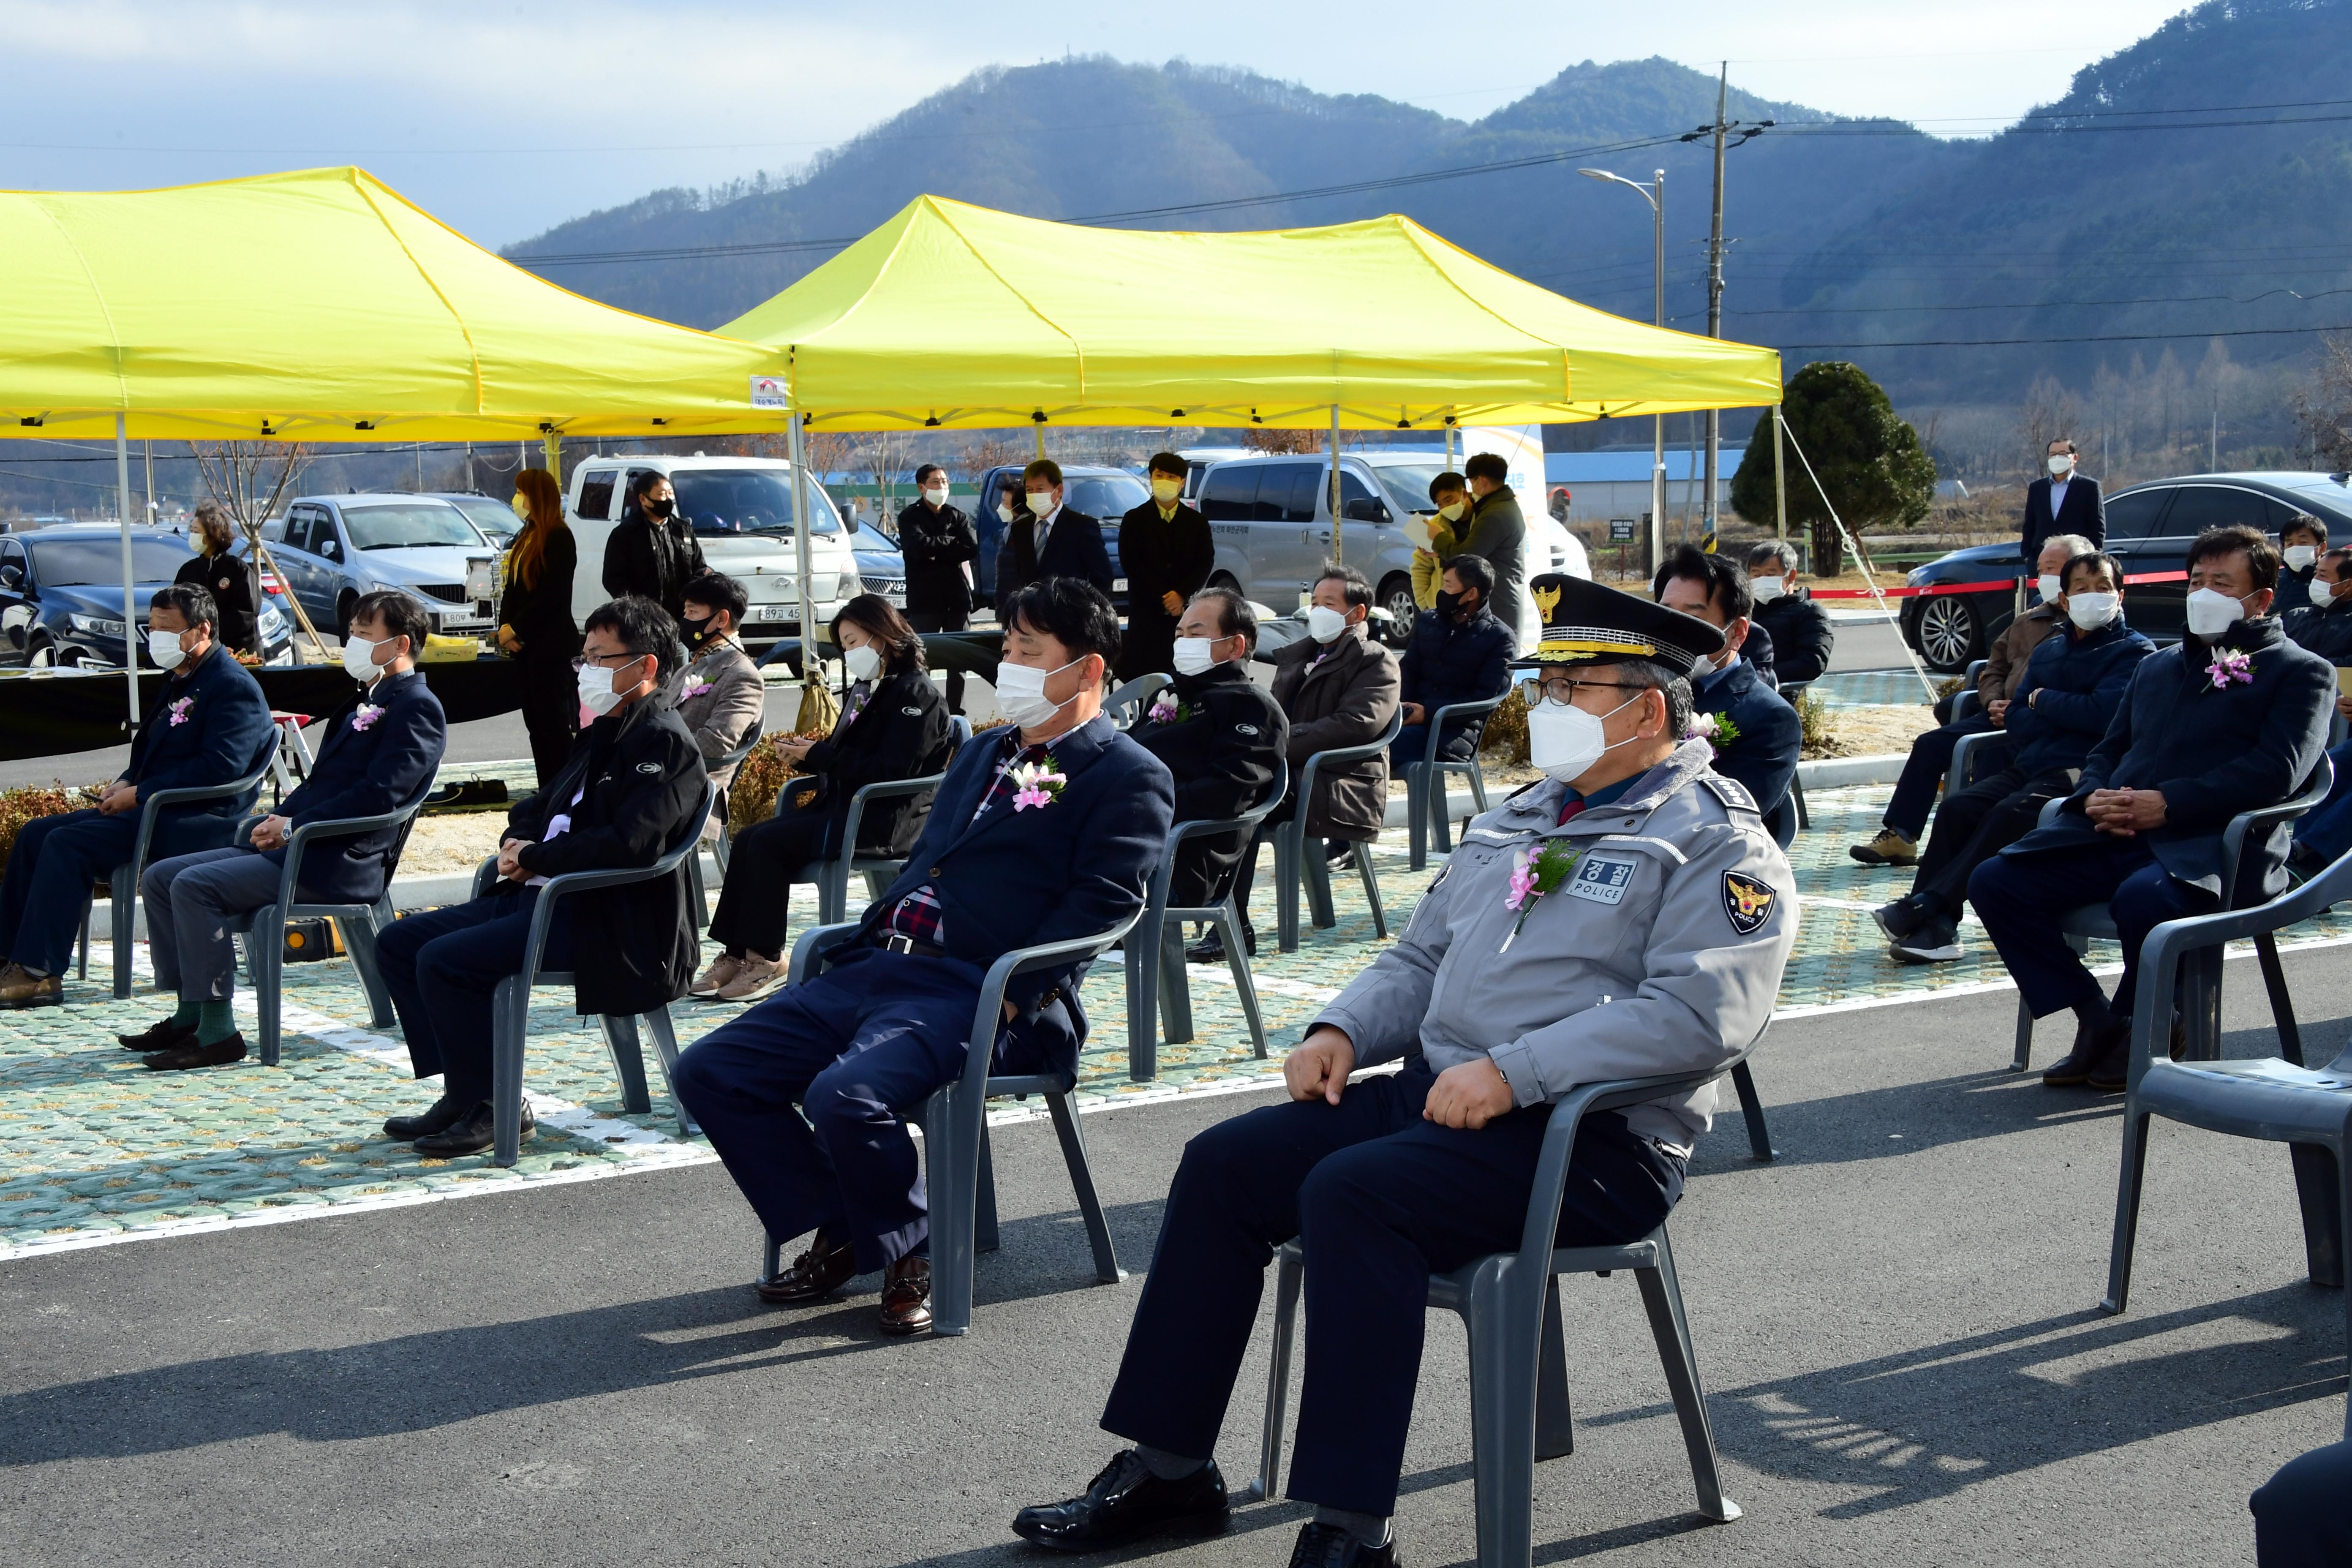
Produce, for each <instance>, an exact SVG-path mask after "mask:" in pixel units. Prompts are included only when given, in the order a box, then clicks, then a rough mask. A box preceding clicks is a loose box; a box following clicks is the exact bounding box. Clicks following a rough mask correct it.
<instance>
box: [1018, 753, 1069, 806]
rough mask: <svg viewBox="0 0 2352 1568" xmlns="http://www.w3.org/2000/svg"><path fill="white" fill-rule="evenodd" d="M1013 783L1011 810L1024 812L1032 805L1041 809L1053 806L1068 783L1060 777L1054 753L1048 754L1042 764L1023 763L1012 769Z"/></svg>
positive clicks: (1059, 769) (1060, 773)
mask: <svg viewBox="0 0 2352 1568" xmlns="http://www.w3.org/2000/svg"><path fill="white" fill-rule="evenodd" d="M1069 782H1070V781H1069V780H1068V779H1066V778H1065V777H1063V776H1062V772H1061V768H1060V766H1059V764H1057V763H1055V761H1054V753H1053V752H1046V753H1045V761H1044V762H1042V763H1022V764H1021V765H1020V766H1019V767H1017V768H1015V769H1013V784H1014V785H1015V786H1017V787H1016V788H1015V789H1014V790H1013V810H1015V811H1026V810H1028V809H1029V808H1030V807H1031V806H1033V805H1034V806H1036V807H1039V808H1040V809H1043V808H1044V807H1045V806H1049V805H1053V804H1054V802H1055V799H1056V798H1058V797H1059V796H1060V795H1061V793H1062V786H1063V785H1064V784H1067V783H1069Z"/></svg>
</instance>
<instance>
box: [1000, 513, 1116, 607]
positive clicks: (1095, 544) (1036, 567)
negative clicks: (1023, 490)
mask: <svg viewBox="0 0 2352 1568" xmlns="http://www.w3.org/2000/svg"><path fill="white" fill-rule="evenodd" d="M1036 537H1037V520H1036V519H1035V518H1034V517H1033V516H1031V515H1030V514H1029V513H1027V512H1025V511H1024V512H1021V513H1019V514H1017V515H1016V516H1015V517H1014V518H1013V526H1012V527H1011V528H1008V529H1006V530H1005V531H1004V546H1003V549H1001V550H999V551H998V552H996V613H997V615H998V616H999V618H1002V617H1003V614H1004V606H1005V605H1007V604H1009V603H1011V601H1012V598H1013V595H1014V594H1016V593H1018V592H1020V591H1021V590H1022V589H1024V588H1025V587H1027V586H1028V585H1029V584H1032V583H1036V582H1042V581H1043V580H1045V578H1047V577H1083V578H1085V579H1086V580H1087V582H1089V583H1092V584H1094V585H1095V586H1096V587H1097V588H1099V589H1100V590H1102V595H1103V597H1104V598H1106V599H1108V598H1109V597H1110V591H1111V590H1110V585H1111V582H1112V578H1111V571H1110V552H1109V551H1108V550H1106V549H1104V548H1103V536H1102V522H1101V521H1100V520H1099V519H1097V518H1092V517H1088V516H1087V514H1086V513H1085V512H1082V511H1075V510H1071V509H1070V508H1069V507H1066V506H1065V507H1064V508H1063V509H1062V510H1059V511H1057V512H1055V514H1054V526H1053V527H1051V528H1050V529H1047V530H1046V531H1045V550H1044V552H1039V550H1038V549H1037V546H1036V544H1035V543H1034V540H1035V539H1036Z"/></svg>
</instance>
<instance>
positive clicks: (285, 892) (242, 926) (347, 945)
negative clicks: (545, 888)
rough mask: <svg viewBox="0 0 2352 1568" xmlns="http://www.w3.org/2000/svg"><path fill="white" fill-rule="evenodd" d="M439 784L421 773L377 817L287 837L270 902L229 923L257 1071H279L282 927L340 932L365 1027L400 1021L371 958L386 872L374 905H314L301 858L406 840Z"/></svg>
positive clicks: (327, 823) (310, 826)
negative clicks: (240, 947) (309, 925)
mask: <svg viewBox="0 0 2352 1568" xmlns="http://www.w3.org/2000/svg"><path fill="white" fill-rule="evenodd" d="M439 782H440V781H439V779H438V778H437V777H436V776H435V775H433V774H427V775H426V776H425V782H424V783H423V784H419V785H418V786H417V788H416V792H415V794H414V795H410V796H409V797H408V799H407V800H405V801H404V802H402V803H401V804H400V805H397V806H394V808H393V809H392V810H390V811H387V812H385V813H383V815H382V816H345V817H335V818H331V819H325V820H321V821H318V822H306V823H304V824H303V825H302V826H299V827H298V828H296V829H295V830H294V831H293V832H291V833H289V834H288V835H287V836H286V864H285V867H284V868H283V869H282V870H281V871H280V872H279V874H278V897H277V899H276V900H275V901H273V902H270V903H267V904H264V905H262V906H261V907H260V908H259V909H257V910H247V912H246V913H244V914H241V915H234V916H232V917H230V920H229V925H228V929H229V930H230V931H235V932H236V933H238V934H239V935H241V936H243V937H244V938H245V963H246V973H247V975H248V977H249V978H250V980H251V982H252V984H253V1003H254V1007H255V1010H256V1011H257V1012H258V1013H259V1015H260V1019H261V1022H260V1026H259V1031H258V1032H259V1035H260V1046H261V1065H262V1066H264V1067H271V1068H274V1067H276V1066H277V1065H278V1046H279V1043H280V1040H281V1038H282V1036H283V1034H284V1027H283V1025H282V1024H281V1022H280V1020H279V1017H278V1013H279V1004H280V1002H281V1000H282V998H283V994H284V984H285V977H286V942H285V938H284V934H283V933H284V931H285V926H286V922H287V921H297V920H310V919H316V918H320V917H324V918H326V919H328V920H331V921H334V922H335V924H336V925H337V926H339V927H340V928H341V931H342V933H343V950H344V951H345V952H348V953H350V954H351V959H352V971H353V972H354V973H357V974H358V975H359V977H360V988H361V989H362V991H364V992H366V993H367V1000H368V1023H369V1025H370V1026H373V1027H374V1028H378V1029H389V1028H391V1027H392V1026H394V1024H395V1023H396V1022H397V1021H398V1020H397V1018H396V1017H395V1016H394V1013H393V1010H392V993H391V992H389V991H387V990H385V989H384V984H383V970H382V968H381V967H380V966H379V965H378V964H377V962H376V955H375V942H376V938H377V937H378V936H379V935H381V934H382V933H383V928H384V927H386V926H388V925H390V924H391V923H392V920H393V914H392V877H391V873H390V871H389V870H387V871H386V873H385V876H384V889H383V894H382V895H381V896H380V897H379V898H377V900H375V902H373V903H372V904H358V903H316V902H312V901H310V900H305V899H303V898H302V897H301V896H300V895H299V890H298V886H297V884H298V882H299V879H300V877H301V872H302V856H303V853H304V851H306V850H307V849H309V848H310V845H311V842H312V841H313V840H316V839H333V838H349V837H352V836H354V835H356V834H361V833H373V832H374V831H376V830H377V829H378V828H383V827H397V828H400V829H401V837H402V840H403V841H405V839H406V837H407V828H408V825H409V824H411V823H413V822H414V821H415V819H416V814H417V813H418V812H419V811H420V810H422V809H424V805H425V801H426V800H427V799H428V798H430V796H431V795H432V794H433V791H434V789H435V788H436V786H437V785H438V784H439ZM246 833H247V827H245V826H239V828H238V829H237V832H236V841H237V842H240V843H242V842H244V841H245V835H246ZM399 859H400V856H399V847H398V846H397V845H395V847H394V853H393V862H394V864H395V865H396V864H398V862H399ZM493 864H495V862H493ZM265 933H267V934H265ZM273 939H274V940H273Z"/></svg>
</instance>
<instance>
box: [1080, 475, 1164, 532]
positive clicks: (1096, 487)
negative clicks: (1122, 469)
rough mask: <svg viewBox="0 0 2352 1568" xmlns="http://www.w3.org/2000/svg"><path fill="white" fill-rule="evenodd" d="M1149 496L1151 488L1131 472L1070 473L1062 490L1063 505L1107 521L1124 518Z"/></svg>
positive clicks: (1149, 497)
mask: <svg viewBox="0 0 2352 1568" xmlns="http://www.w3.org/2000/svg"><path fill="white" fill-rule="evenodd" d="M1150 499H1151V487H1150V486H1149V485H1147V484H1145V483H1144V482H1143V481H1142V480H1141V479H1137V478H1136V477H1135V476H1134V475H1133V474H1073V475H1072V476H1070V479H1069V482H1068V483H1067V484H1066V485H1065V486H1064V487H1063V489H1062V504H1063V505H1064V506H1066V507H1068V508H1069V509H1070V510H1072V511H1082V512H1085V513H1086V514H1087V516H1088V517H1091V518H1095V519H1097V520H1099V521H1104V522H1109V521H1115V520H1116V519H1118V518H1122V517H1125V516H1126V515H1127V514H1128V513H1129V512H1131V511H1133V510H1135V509H1136V508H1137V507H1139V506H1141V505H1142V504H1143V503H1144V502H1145V501H1148V500H1150Z"/></svg>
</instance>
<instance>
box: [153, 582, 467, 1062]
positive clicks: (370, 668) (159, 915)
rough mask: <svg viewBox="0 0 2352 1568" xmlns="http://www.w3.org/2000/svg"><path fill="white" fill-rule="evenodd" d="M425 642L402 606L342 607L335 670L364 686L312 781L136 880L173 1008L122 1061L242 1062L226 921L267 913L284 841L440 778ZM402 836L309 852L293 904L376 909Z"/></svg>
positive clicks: (387, 596)
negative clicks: (236, 828) (226, 842)
mask: <svg viewBox="0 0 2352 1568" xmlns="http://www.w3.org/2000/svg"><path fill="white" fill-rule="evenodd" d="M432 630H433V623H432V621H431V620H430V619H429V618H428V617H427V616H426V615H425V606H424V605H421V604H419V603H418V602H417V600H416V599H415V597H414V596H413V595H408V594H400V593H377V594H368V595H362V597H361V598H360V600H359V602H358V603H357V604H355V605H352V615H351V635H350V636H349V637H345V638H344V639H343V668H345V669H346V670H348V671H349V672H350V673H351V675H352V679H356V680H358V681H360V682H361V685H360V687H359V688H358V689H356V690H355V691H353V692H352V697H351V700H349V701H348V702H345V703H344V704H343V705H342V706H341V707H340V708H338V709H336V710H335V711H334V712H333V713H332V714H331V715H329V716H328V718H327V720H326V727H325V729H324V730H323V731H322V732H321V738H320V742H319V757H318V761H317V762H316V763H313V764H312V765H311V768H310V776H309V777H307V778H305V779H304V780H303V781H302V783H301V785H300V787H299V788H297V789H296V790H295V791H294V793H293V794H291V795H288V796H287V797H286V798H285V799H284V800H282V801H280V802H279V803H278V809H277V810H276V811H273V812H271V813H270V814H269V815H268V816H265V817H263V818H261V820H259V821H258V822H257V823H255V824H254V825H253V827H252V829H251V831H250V832H249V833H248V834H247V836H246V837H245V841H244V842H242V843H238V844H232V845H230V846H229V847H226V848H225V849H200V850H198V851H196V852H195V853H194V854H192V855H179V856H174V857H173V858H171V859H169V860H158V861H157V862H155V863H154V864H153V865H152V866H150V867H148V868H147V874H146V876H144V877H143V878H142V879H140V883H139V890H140V892H141V893H142V895H143V896H144V897H145V899H146V900H147V951H148V955H149V956H150V957H151V958H152V959H153V960H154V963H155V988H156V989H157V990H159V991H173V992H177V993H178V994H179V998H180V1003H179V1008H178V1010H177V1011H176V1012H174V1013H173V1015H172V1016H170V1017H168V1018H165V1019H163V1021H162V1022H160V1023H158V1024H155V1025H154V1026H152V1027H150V1028H148V1029H146V1030H144V1031H142V1033H140V1034H136V1035H121V1036H118V1037H117V1038H118V1039H120V1040H121V1042H122V1047H123V1048H124V1049H125V1050H132V1051H146V1052H149V1053H151V1054H150V1055H149V1056H148V1057H147V1058H146V1065H147V1066H148V1067H150V1068H155V1069H157V1070H158V1071H172V1070H177V1069H180V1068H204V1067H220V1066H223V1065H225V1064H226V1063H229V1062H236V1061H243V1060H244V1059H245V1036H244V1035H243V1034H242V1033H241V1032H239V1030H238V1029H237V1026H236V1020H235V1018H234V1017H233V1016H231V1014H230V1009H229V1004H230V1001H231V999H232V998H233V996H234V995H235V993H236V945H235V943H234V942H233V941H232V940H231V936H230V931H229V927H230V924H231V921H233V919H234V918H235V917H236V916H239V915H245V914H249V913H251V912H252V911H253V910H257V909H259V908H261V907H262V906H263V905H264V904H274V903H276V902H277V901H278V884H279V882H280V881H282V880H283V879H284V871H285V866H286V841H287V840H288V839H289V837H292V836H293V834H294V833H295V832H296V831H297V830H298V829H300V828H303V827H307V826H310V824H311V823H314V822H332V821H341V820H347V819H350V818H352V817H361V816H384V815H386V814H387V813H389V812H391V811H393V810H394V809H395V808H397V807H398V806H399V805H401V803H403V802H404V801H406V800H407V799H409V798H410V797H411V796H413V795H415V794H416V792H417V791H418V790H419V789H421V788H423V787H424V785H425V781H426V780H427V779H429V778H431V777H432V776H433V773H434V771H435V770H436V769H437V768H438V767H439V766H440V765H441V752H442V747H443V744H444V743H445V742H446V739H447V735H448V725H447V723H446V721H445V720H444V719H443V717H442V713H441V701H440V699H438V698H436V697H435V696H434V695H433V689H432V688H431V687H429V686H427V685H425V678H424V677H423V676H422V675H419V674H417V673H416V652H417V650H418V649H420V648H422V647H424V646H425V637H427V636H428V635H430V634H431V632H432ZM412 820H413V819H412ZM407 836H408V829H407V825H406V824H403V825H401V826H396V827H379V828H376V829H373V831H371V832H366V833H355V834H346V835H344V836H342V837H335V838H324V839H320V838H312V839H310V840H307V841H306V842H305V843H304V845H303V848H302V864H301V866H300V867H299V874H300V875H299V880H298V881H297V882H296V884H295V891H296V894H297V896H298V897H299V898H301V899H303V900H306V901H309V902H315V903H335V904H372V903H374V902H375V901H376V900H378V899H380V898H382V897H383V890H384V889H385V888H386V887H387V886H388V885H390V883H391V881H392V869H393V866H394V863H395V862H397V861H398V860H399V858H400V847H401V842H402V841H403V840H404V838H406V837H407ZM277 934H278V933H277V932H276V931H274V930H272V931H255V932H254V933H253V934H252V935H251V936H250V937H248V938H247V941H249V942H271V941H275V940H277Z"/></svg>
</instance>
